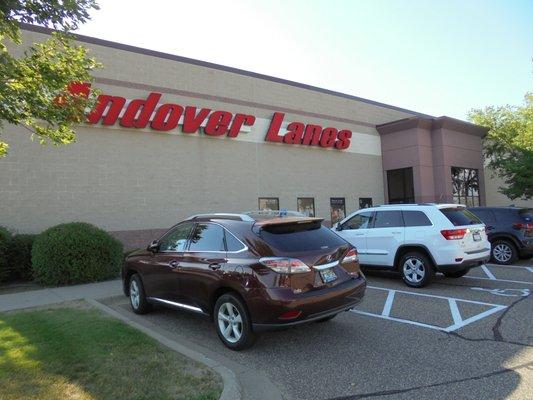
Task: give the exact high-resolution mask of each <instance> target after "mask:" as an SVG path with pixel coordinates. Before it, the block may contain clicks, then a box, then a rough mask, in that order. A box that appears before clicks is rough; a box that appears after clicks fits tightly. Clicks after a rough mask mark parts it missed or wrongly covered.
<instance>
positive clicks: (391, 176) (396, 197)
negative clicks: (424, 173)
mask: <svg viewBox="0 0 533 400" xmlns="http://www.w3.org/2000/svg"><path fill="white" fill-rule="evenodd" d="M387 188H388V193H389V203H390V204H402V203H403V204H405V203H414V202H415V189H414V185H413V168H400V169H391V170H388V171H387Z"/></svg>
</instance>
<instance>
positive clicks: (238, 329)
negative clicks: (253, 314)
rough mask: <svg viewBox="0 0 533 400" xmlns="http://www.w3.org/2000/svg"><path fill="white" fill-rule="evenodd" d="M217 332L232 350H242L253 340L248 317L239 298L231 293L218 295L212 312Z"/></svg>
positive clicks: (253, 336)
mask: <svg viewBox="0 0 533 400" xmlns="http://www.w3.org/2000/svg"><path fill="white" fill-rule="evenodd" d="M213 316H214V318H215V327H216V330H217V334H218V336H219V338H220V340H222V342H223V343H224V344H225V345H226V347H229V348H230V349H232V350H244V349H246V348H248V347H250V346H251V345H252V344H253V343H254V342H255V335H254V333H253V332H252V326H251V321H250V317H249V315H248V311H247V310H246V307H245V306H244V305H243V304H242V302H241V300H240V299H239V298H238V297H237V296H235V295H234V294H232V293H226V294H224V295H222V296H220V297H219V298H218V300H217V302H216V304H215V310H214V313H213Z"/></svg>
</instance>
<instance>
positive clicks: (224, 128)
mask: <svg viewBox="0 0 533 400" xmlns="http://www.w3.org/2000/svg"><path fill="white" fill-rule="evenodd" d="M232 118H233V115H232V114H231V113H229V112H227V111H215V112H214V113H213V114H211V116H210V117H209V119H208V120H207V125H206V126H205V128H204V132H205V134H206V135H211V136H220V135H225V134H226V132H228V126H229V124H230V123H231V119H232Z"/></svg>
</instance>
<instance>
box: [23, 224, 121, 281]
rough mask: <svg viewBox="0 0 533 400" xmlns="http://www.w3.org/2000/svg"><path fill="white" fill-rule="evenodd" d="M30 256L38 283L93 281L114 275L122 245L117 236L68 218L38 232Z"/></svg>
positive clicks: (116, 270)
mask: <svg viewBox="0 0 533 400" xmlns="http://www.w3.org/2000/svg"><path fill="white" fill-rule="evenodd" d="M31 260H32V268H33V275H34V277H35V280H36V281H37V282H39V283H42V284H45V285H65V284H74V283H87V282H97V281H101V280H105V279H109V278H114V277H117V276H118V274H119V271H120V268H121V266H122V261H123V247H122V243H120V242H119V241H118V240H117V239H115V238H114V237H112V236H111V235H109V234H108V233H107V232H105V231H103V230H101V229H99V228H97V227H95V226H93V225H91V224H87V223H84V222H72V223H68V224H61V225H57V226H54V227H52V228H49V229H47V230H46V231H44V232H43V233H41V234H40V235H38V236H37V238H36V239H35V242H34V243H33V249H32V258H31Z"/></svg>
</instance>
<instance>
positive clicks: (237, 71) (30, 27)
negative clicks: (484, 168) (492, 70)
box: [19, 23, 434, 118]
mask: <svg viewBox="0 0 533 400" xmlns="http://www.w3.org/2000/svg"><path fill="white" fill-rule="evenodd" d="M19 25H20V28H21V29H23V30H26V31H31V32H37V33H43V34H47V35H49V34H51V33H52V32H54V31H55V30H54V29H51V28H47V27H44V26H39V25H32V24H26V23H19ZM72 35H73V36H74V38H75V39H76V40H77V41H79V42H83V43H90V44H95V45H98V46H104V47H111V48H114V49H117V50H123V51H129V52H132V53H138V54H142V55H147V56H152V57H157V58H163V59H166V60H172V61H177V62H181V63H186V64H192V65H198V66H201V67H206V68H212V69H216V70H220V71H224V72H230V73H233V74H238V75H244V76H248V77H251V78H257V79H262V80H266V81H270V82H275V83H280V84H283V85H288V86H293V87H297V88H299V89H305V90H310V91H313V92H318V93H323V94H328V95H331V96H336V97H341V98H344V99H349V100H355V101H360V102H363V103H367V104H371V105H374V106H378V107H383V108H388V109H391V110H395V111H401V112H405V113H409V114H412V115H413V116H417V117H426V118H434V117H433V116H431V115H428V114H424V113H420V112H417V111H413V110H408V109H406V108H402V107H397V106H393V105H390V104H385V103H380V102H379V101H374V100H369V99H365V98H363V97H358V96H353V95H350V94H346V93H341V92H336V91H334V90H329V89H324V88H320V87H317V86H312V85H307V84H305V83H299V82H294V81H290V80H287V79H282V78H276V77H274V76H270V75H264V74H260V73H257V72H252V71H247V70H243V69H240V68H234V67H228V66H226V65H221V64H215V63H211V62H208V61H201V60H196V59H194V58H188V57H182V56H177V55H174V54H169V53H164V52H160V51H155V50H150V49H145V48H142V47H136V46H131V45H127V44H123V43H118V42H112V41H109V40H104V39H99V38H95V37H92V36H85V35H80V34H76V33H72Z"/></svg>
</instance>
